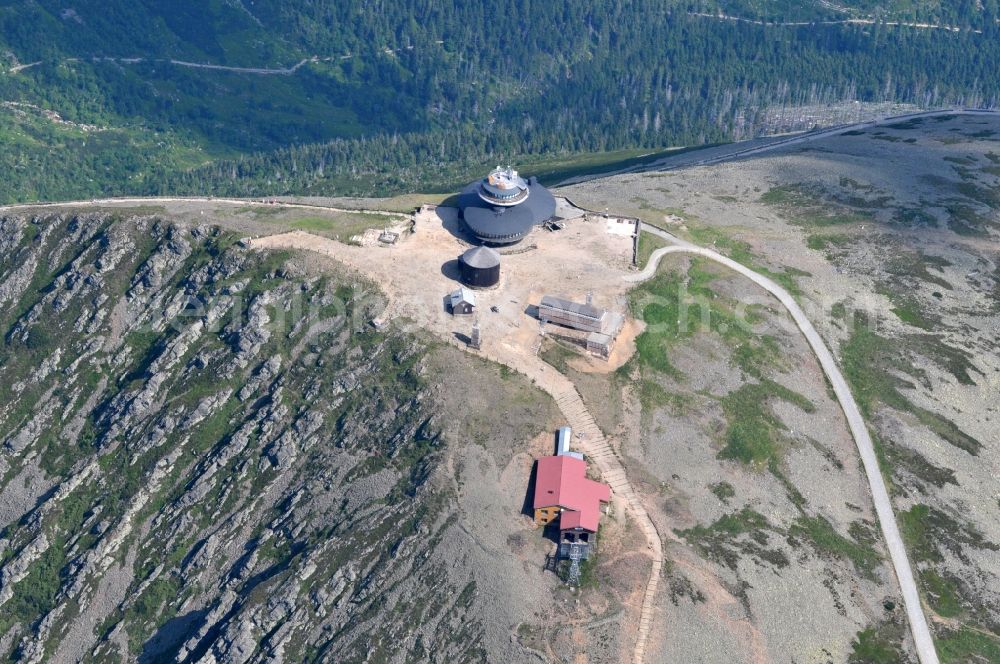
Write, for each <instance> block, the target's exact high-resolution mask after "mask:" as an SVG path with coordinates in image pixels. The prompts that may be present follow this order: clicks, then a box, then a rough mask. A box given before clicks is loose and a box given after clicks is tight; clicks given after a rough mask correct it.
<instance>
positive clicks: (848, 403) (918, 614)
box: [625, 223, 938, 664]
mask: <svg viewBox="0 0 1000 664" xmlns="http://www.w3.org/2000/svg"><path fill="white" fill-rule="evenodd" d="M642 227H643V230H645V231H647V232H649V233H652V234H654V235H657V236H659V237H661V238H663V239H665V240H667V241H669V242H672V243H673V245H672V246H669V247H662V248H660V249H657V250H656V251H654V252H653V254H652V256H650V259H649V263H648V264H647V265H646V267H645V269H643V270H642V272H639V273H638V274H634V275H628V276H626V277H625V280H626V281H629V282H633V283H639V282H642V281H645V280H647V279H650V278H651V277H653V276H654V275H655V274H656V268H657V265H658V264H659V262H660V259H661V258H662V257H663V256H665V255H667V254H672V253H687V254H697V255H699V256H704V257H705V258H708V259H710V260H713V261H715V262H717V263H721V264H722V265H725V266H726V267H728V268H730V269H731V270H734V271H735V272H738V273H740V274H742V275H743V276H745V277H747V278H748V279H750V280H752V281H753V282H754V283H756V284H757V285H758V286H760V287H761V288H763V289H764V290H766V291H767V292H768V293H770V294H771V295H773V296H774V297H776V298H777V299H778V300H779V301H780V302H781V304H782V305H783V306H784V307H785V309H787V310H788V313H789V314H791V316H792V319H793V320H794V321H795V324H796V325H797V326H798V328H799V330H801V331H802V334H803V335H805V337H806V340H807V341H808V342H809V345H810V346H812V349H813V351H814V352H815V353H816V357H817V358H818V359H819V363H820V365H821V366H822V367H823V372H824V373H825V374H826V376H827V378H828V379H829V380H830V384H831V385H832V386H833V391H834V393H835V394H836V396H837V400H838V401H839V402H840V407H841V408H842V409H843V410H844V415H845V416H846V417H847V423H848V425H849V426H850V428H851V434H852V435H853V436H854V441H855V443H856V444H857V446H858V453H859V454H860V456H861V462H862V464H863V465H864V468H865V475H866V476H867V478H868V485H869V487H871V491H872V499H873V502H874V504H875V512H876V514H878V520H879V525H880V526H881V528H882V535H883V537H885V542H886V546H887V548H888V550H889V557H890V559H891V562H892V566H893V568H894V569H895V571H896V578H897V579H898V580H899V586H900V589H901V590H902V593H903V604H904V605H905V606H906V615H907V618H908V619H909V622H910V631H911V632H912V633H913V641H914V643H915V644H916V649H917V656H918V658H919V659H920V663H921V664H938V656H937V651H936V650H935V648H934V640H933V639H932V638H931V632H930V629H929V627H928V626H927V619H926V617H925V616H924V613H923V608H922V607H921V604H920V594H919V593H918V592H917V584H916V582H915V581H914V579H913V572H912V569H911V568H910V561H909V559H908V558H907V555H906V547H905V546H904V545H903V538H902V536H901V535H900V532H899V526H898V524H897V523H896V516H895V514H893V511H892V502H891V501H890V499H889V492H888V491H887V490H886V486H885V480H884V479H883V478H882V473H881V471H880V470H879V466H878V459H877V458H876V456H875V448H874V446H873V444H872V439H871V436H870V435H869V434H868V427H867V426H866V425H865V421H864V418H862V417H861V411H860V410H859V409H858V405H857V403H855V401H854V397H853V395H852V394H851V390H850V388H849V387H848V386H847V381H846V380H845V379H844V376H843V374H842V373H841V372H840V369H839V368H838V367H837V363H836V361H835V360H834V357H833V354H832V353H831V352H830V350H829V349H828V348H827V347H826V344H825V343H824V342H823V339H822V337H820V335H819V333H818V332H817V331H816V328H814V327H813V325H812V323H810V322H809V319H808V318H806V315H805V313H804V312H803V311H802V309H801V307H799V305H798V303H797V302H796V301H795V299H794V298H793V297H792V296H791V295H790V294H789V293H788V291H786V290H785V289H784V288H782V287H781V286H780V285H778V284H777V283H775V282H774V281H772V280H771V279H768V278H767V277H765V276H763V275H761V274H758V273H757V272H754V271H753V270H751V269H750V268H748V267H746V266H745V265H742V264H741V263H737V262H736V261H734V260H732V259H731V258H727V257H726V256H723V255H722V254H719V253H717V252H715V251H712V250H711V249H706V248H704V247H699V246H697V245H694V244H691V243H689V242H686V241H684V240H681V239H680V238H678V237H676V236H675V235H672V234H671V233H668V232H666V231H664V230H662V229H660V228H657V227H655V226H651V225H649V224H645V223H644V224H643V225H642Z"/></svg>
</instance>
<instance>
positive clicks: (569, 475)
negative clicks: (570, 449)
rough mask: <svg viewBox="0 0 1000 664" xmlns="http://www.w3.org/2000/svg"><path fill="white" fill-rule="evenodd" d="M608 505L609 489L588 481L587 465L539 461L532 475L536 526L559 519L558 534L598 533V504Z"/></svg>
mask: <svg viewBox="0 0 1000 664" xmlns="http://www.w3.org/2000/svg"><path fill="white" fill-rule="evenodd" d="M610 501H611V487H609V486H608V485H607V484H601V483H600V482H595V481H593V480H590V479H587V463H586V462H585V461H583V460H582V459H577V458H575V457H572V456H567V455H562V456H550V457H542V458H541V459H539V460H538V467H537V470H536V473H535V523H536V524H538V525H540V526H544V525H547V524H549V523H551V522H552V521H554V520H555V519H557V518H558V519H559V530H560V531H567V530H572V531H578V532H584V531H585V532H590V533H596V532H597V525H598V522H599V521H600V518H601V503H607V502H610Z"/></svg>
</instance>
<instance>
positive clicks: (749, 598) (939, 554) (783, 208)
mask: <svg viewBox="0 0 1000 664" xmlns="http://www.w3.org/2000/svg"><path fill="white" fill-rule="evenodd" d="M998 191H1000V124H998V123H997V121H996V120H993V119H986V118H950V119H949V118H946V119H929V120H918V121H909V122H905V123H898V124H896V125H888V126H880V127H876V128H873V129H870V130H866V131H864V132H852V133H851V134H849V135H845V136H841V137H837V138H831V139H824V140H822V141H817V142H814V143H809V144H807V145H805V146H798V147H795V148H789V149H787V150H785V151H782V152H775V153H772V154H770V155H768V156H766V157H764V156H762V157H757V158H753V159H747V160H742V161H737V162H733V163H727V164H722V165H716V166H711V167H703V168H694V169H691V170H684V171H675V172H669V173H656V172H649V173H643V174H628V175H621V176H615V177H612V178H606V179H600V180H595V181H592V182H588V183H585V184H580V185H575V186H571V187H568V188H566V189H565V190H563V191H562V193H565V194H566V195H567V196H569V197H570V198H572V199H573V200H574V202H576V203H577V204H579V205H581V206H584V207H589V208H591V209H603V208H604V207H607V206H610V207H612V208H613V209H616V210H619V211H622V212H626V213H630V214H635V215H637V216H640V217H642V218H644V219H646V220H647V221H650V222H651V223H654V224H657V225H661V226H663V227H666V228H669V229H670V230H671V231H673V232H677V233H680V234H682V235H687V236H688V237H690V238H692V239H693V240H696V241H699V242H701V243H702V244H708V245H712V244H714V245H715V246H716V247H717V248H718V249H720V250H721V251H723V252H727V253H729V254H730V255H732V256H734V257H737V258H738V259H739V260H743V261H746V262H749V263H752V264H753V265H755V266H756V267H757V268H759V269H765V270H770V271H772V272H775V273H779V275H781V278H782V279H783V280H784V281H786V283H789V284H793V285H795V286H796V287H797V288H798V290H799V295H798V297H799V300H800V302H801V303H802V305H803V307H804V308H805V309H806V311H807V313H808V314H809V315H810V317H811V319H812V320H813V322H814V323H815V325H816V327H817V328H818V329H820V331H821V332H822V333H823V334H824V336H825V337H826V339H827V341H828V342H829V343H830V344H831V346H832V347H833V348H834V349H835V352H836V354H837V355H838V356H839V359H840V361H841V365H842V367H843V368H844V370H845V374H846V375H847V377H848V379H849V380H850V381H851V383H852V389H853V390H854V392H855V395H856V397H857V399H858V401H859V403H860V404H861V406H862V409H863V410H864V411H865V414H866V416H867V417H868V418H869V421H870V423H871V426H872V429H873V432H874V433H875V435H876V438H877V440H878V444H879V448H880V454H881V455H882V458H883V469H884V472H885V473H886V474H887V476H888V477H890V478H891V481H892V484H893V487H892V491H893V498H894V502H895V506H896V510H897V514H898V515H899V520H900V525H901V527H902V529H903V532H904V535H905V537H906V539H907V544H908V548H909V551H910V555H911V560H912V561H913V562H914V565H915V568H916V572H917V575H918V577H919V581H920V583H921V587H922V591H923V595H924V602H925V608H926V610H927V611H928V613H929V614H930V616H931V618H932V621H933V623H934V629H935V632H936V634H935V637H936V639H937V644H938V649H939V652H940V654H941V658H942V661H946V662H994V661H1000V549H998V545H1000V529H998V524H1000V494H998V490H997V486H998V485H997V478H998V477H1000V446H998V440H1000V439H998V437H997V436H996V433H995V426H994V425H995V418H996V417H997V415H996V404H997V403H998V402H1000V355H998V353H997V350H998V346H997V338H998V337H997V334H998V332H1000V267H998V266H1000V243H998V241H997V240H998V236H1000V197H998V195H997V192H998ZM686 270H687V266H686V265H684V264H681V263H680V260H679V259H677V258H670V259H667V262H665V263H664V264H663V265H662V266H661V273H663V274H671V273H674V274H680V275H684V274H685V273H686ZM742 288H744V287H742V286H739V285H738V284H736V283H735V282H733V279H732V278H731V277H723V278H722V279H721V280H715V281H713V282H712V283H711V290H712V291H715V292H716V293H717V294H718V297H719V298H725V297H731V298H733V300H734V301H741V300H743V299H745V298H747V297H748V296H750V297H752V296H754V294H753V293H750V292H740V291H741V289H742ZM757 297H759V295H758V296H757ZM723 302H724V300H723ZM653 313H655V311H654V312H653ZM768 316H770V314H768ZM778 327H780V329H782V330H783V331H782V333H780V334H775V335H774V336H775V339H776V340H778V341H779V343H780V347H781V355H782V356H783V357H785V358H786V359H787V362H785V363H784V366H775V367H771V368H769V369H768V370H767V371H766V372H765V373H764V374H763V375H764V376H765V377H769V378H772V379H773V380H775V381H776V382H778V383H781V384H782V385H785V386H787V387H789V388H790V389H792V390H794V391H796V392H798V393H799V394H801V395H802V396H804V397H805V398H806V399H808V400H809V401H810V402H812V403H813V404H814V406H815V412H812V413H805V412H804V411H803V410H802V409H800V408H797V407H795V405H794V404H792V403H789V402H788V400H784V399H780V398H777V399H775V398H773V397H772V398H771V399H769V400H768V402H767V403H768V405H767V407H768V408H770V409H772V412H773V414H774V415H775V416H776V417H777V420H778V422H779V423H780V425H781V426H780V427H779V430H778V432H777V436H778V438H779V439H781V438H784V439H789V440H788V441H787V443H786V444H785V451H784V452H783V454H782V456H781V463H780V464H779V465H778V470H779V472H780V474H781V475H782V476H784V478H785V479H786V480H787V483H785V482H781V481H778V480H777V476H776V474H775V472H773V470H772V471H768V470H764V471H759V470H753V469H752V468H751V467H749V466H747V465H746V464H744V463H741V462H740V461H735V460H730V459H726V458H719V456H720V454H722V456H723V457H724V456H725V454H724V452H725V449H726V447H725V445H726V442H727V433H726V432H727V427H728V428H729V429H728V430H729V432H730V433H731V429H732V425H733V422H734V421H736V420H738V416H736V420H734V412H733V411H732V409H731V410H730V412H728V413H727V412H726V411H725V408H723V409H722V412H720V408H719V406H718V405H717V404H718V400H719V396H720V395H726V394H733V393H735V391H737V390H739V388H740V387H741V386H743V385H745V384H746V383H747V380H748V377H747V376H746V375H741V370H740V367H739V363H738V362H737V361H734V359H733V358H734V355H733V344H732V343H727V342H726V340H725V339H724V338H722V335H719V334H718V333H717V332H715V331H712V332H709V333H707V334H696V335H692V336H691V337H690V338H687V339H684V340H683V343H678V342H676V341H674V342H672V343H671V345H670V346H669V351H668V357H669V358H670V361H671V363H672V364H673V365H674V368H675V369H676V375H674V376H670V375H668V376H663V375H657V374H655V373H652V375H654V377H655V378H656V380H657V381H659V382H660V383H661V385H662V386H663V387H664V389H665V391H666V393H667V395H666V396H663V395H661V396H660V399H661V401H662V402H663V403H656V402H655V401H654V402H653V403H652V404H650V403H649V402H648V400H647V401H646V402H643V400H642V399H641V398H633V399H631V400H630V399H629V390H630V389H631V390H634V389H635V385H636V380H637V379H639V378H645V377H647V376H649V375H650V373H651V372H649V371H648V370H647V368H644V367H639V368H636V369H634V372H633V373H632V374H631V383H629V382H628V381H624V382H625V385H624V388H625V391H624V392H623V394H624V399H625V403H626V407H625V409H624V411H625V413H626V416H625V417H624V418H623V422H624V424H623V426H622V429H621V430H620V436H621V438H622V440H623V443H624V445H625V449H627V450H628V453H629V454H630V455H631V456H633V457H634V459H635V461H636V464H635V466H634V467H630V472H634V473H635V474H636V475H637V476H641V475H642V474H647V476H648V481H649V484H650V491H652V490H653V488H654V486H655V483H657V482H659V483H661V485H660V488H659V492H660V493H661V494H662V495H663V499H661V504H662V505H663V511H662V518H663V519H664V522H665V523H666V524H668V526H669V528H670V529H671V530H673V531H674V532H676V533H677V534H678V535H679V537H681V538H682V539H683V541H684V542H685V543H686V545H683V546H682V545H677V546H675V547H674V552H673V553H674V555H677V556H678V557H681V558H691V555H692V552H693V553H695V554H697V556H696V558H694V560H695V563H694V564H697V565H700V566H702V567H703V566H705V565H706V564H707V565H708V566H709V572H710V573H711V575H712V576H713V577H714V578H716V579H719V580H721V581H722V582H723V583H724V585H726V586H727V587H728V588H729V589H738V588H739V587H740V584H742V583H744V582H745V583H748V584H749V585H750V588H747V591H746V593H745V600H744V601H743V602H742V604H741V605H739V610H737V611H735V612H732V611H731V612H729V613H722V612H712V611H709V610H708V608H706V607H704V606H699V602H697V601H695V602H691V601H681V602H679V603H678V605H677V606H672V605H671V604H670V603H667V604H665V607H664V612H663V616H662V629H661V630H660V633H661V635H662V641H661V644H662V648H663V651H662V652H663V653H664V655H665V656H666V654H668V653H674V652H678V651H685V652H691V653H693V654H692V656H693V657H694V658H695V660H694V661H720V660H719V659H718V658H719V657H721V656H723V653H725V652H728V651H729V648H730V647H731V646H728V645H727V643H734V642H742V643H746V639H745V638H742V637H738V636H737V637H734V636H732V634H733V632H732V628H734V625H736V623H734V613H735V615H736V620H737V621H739V620H743V621H746V622H747V623H749V624H750V625H752V626H753V627H754V628H755V629H756V630H757V631H758V633H759V639H760V640H759V641H758V643H759V644H760V646H761V648H760V649H759V650H760V651H761V654H760V657H759V658H758V661H776V662H777V661H780V662H787V661H796V662H798V661H835V662H836V661H844V660H845V659H847V658H852V661H880V662H881V661H906V658H907V657H908V656H909V655H908V654H907V653H908V652H909V650H910V646H909V644H907V643H906V642H905V637H904V636H903V635H904V631H903V630H902V629H901V625H900V623H899V620H900V617H899V616H898V615H897V614H898V613H899V609H898V608H896V609H894V610H892V611H889V610H886V609H885V608H883V601H884V600H886V599H888V600H889V601H893V597H894V593H895V592H896V589H895V582H894V579H893V578H891V576H890V572H889V571H888V569H887V568H886V567H885V566H884V564H883V563H882V562H879V564H878V565H877V566H876V570H877V571H876V574H875V581H872V580H870V579H867V580H866V579H865V578H864V576H865V575H864V574H858V573H856V572H857V570H854V572H855V573H852V570H851V564H845V561H844V560H843V556H841V557H840V558H841V559H840V560H838V559H837V557H836V556H834V557H833V558H824V557H822V556H816V555H815V554H816V551H817V549H818V548H823V547H822V546H820V547H817V546H815V545H816V543H817V540H818V541H820V542H823V541H835V540H829V538H824V537H822V536H821V535H822V533H820V532H819V531H818V530H814V531H812V533H811V536H807V537H800V536H796V535H795V533H794V532H793V531H792V529H793V528H794V523H795V522H794V520H792V519H798V518H799V517H798V516H796V515H797V513H798V511H799V508H797V507H796V506H795V502H796V500H797V499H795V498H794V496H795V493H796V492H797V493H799V494H801V498H802V499H803V500H804V502H803V504H802V506H801V507H802V509H804V510H805V514H807V515H811V516H812V515H815V516H822V517H823V518H824V519H826V520H827V521H828V522H829V523H830V524H831V525H832V526H833V528H834V530H835V531H836V532H837V533H839V535H840V536H842V537H845V538H847V539H848V540H849V541H851V542H853V543H855V544H857V545H860V546H863V547H865V548H871V549H873V550H875V551H877V552H878V553H879V554H880V555H881V553H882V552H881V549H880V544H879V543H878V542H877V541H875V542H867V541H866V537H867V535H866V533H868V532H874V531H873V529H872V528H871V525H872V524H871V523H870V520H871V514H870V512H869V507H868V499H867V494H866V491H865V487H864V484H863V483H862V481H861V476H860V473H859V472H858V471H857V461H856V455H855V453H854V452H853V449H852V448H853V445H852V442H851V440H850V438H849V437H848V435H847V433H846V431H845V430H844V426H843V422H842V418H841V416H840V413H839V412H837V409H836V407H835V406H834V405H833V404H832V403H831V402H830V401H829V398H828V397H827V396H826V394H825V386H824V384H823V381H822V379H821V378H818V377H817V376H818V374H817V373H816V370H815V366H814V364H813V362H812V359H811V358H810V357H809V355H808V353H806V352H805V350H804V346H803V343H802V341H801V340H799V339H797V338H795V335H790V334H787V333H785V332H784V330H787V329H789V328H788V327H787V326H778ZM639 343H640V349H641V347H642V338H641V337H640V339H639ZM640 355H641V353H640ZM737 359H739V358H738V357H737ZM640 364H641V363H640ZM742 373H744V374H745V372H742ZM749 380H750V382H753V381H754V380H756V379H755V378H753V377H749ZM595 382H598V379H596V378H595V377H594V376H592V375H588V376H586V377H582V376H581V377H578V384H579V385H580V386H581V390H583V391H584V393H585V396H586V395H587V392H588V391H590V393H591V395H592V396H591V397H590V398H588V403H592V404H594V407H595V408H600V406H601V404H603V403H607V401H608V399H607V397H606V394H607V393H608V391H609V390H612V389H621V387H622V386H618V388H615V387H614V386H612V387H608V386H607V385H601V384H597V385H596V386H595V385H594V384H595ZM636 402H641V403H642V405H640V406H637V407H634V408H630V407H629V406H628V404H629V403H636ZM664 404H666V405H664ZM606 410H608V409H606ZM629 415H630V416H631V420H630V418H629ZM617 417H618V415H617V413H612V412H609V413H608V415H607V417H606V419H607V420H608V421H611V420H613V419H616V418H617ZM720 481H725V482H726V483H728V484H729V485H730V486H731V488H732V491H730V490H729V489H727V488H723V489H721V490H720V489H719V484H718V483H719V482H720ZM713 488H714V489H715V493H713V492H712V490H713ZM721 496H728V497H726V498H722V497H721ZM745 506H749V507H751V508H753V509H754V510H755V511H756V512H758V513H759V514H760V515H762V516H763V517H765V518H766V521H767V524H768V525H767V526H766V527H763V526H762V527H761V529H763V530H765V531H768V533H773V532H774V531H775V530H777V531H779V532H780V533H781V535H779V536H777V537H776V536H775V535H773V534H768V536H767V539H766V541H765V540H764V538H760V541H758V542H756V543H754V539H753V536H752V535H750V536H748V535H747V532H746V529H745V528H743V527H739V528H737V527H735V526H734V524H733V523H729V522H722V523H721V524H720V521H719V519H720V518H721V517H722V516H723V515H725V514H732V513H733V512H735V511H736V510H741V509H743V508H744V507H745ZM743 521H746V519H743ZM692 524H698V525H697V526H695V528H702V529H708V530H709V531H710V532H709V534H708V535H707V537H708V538H709V541H710V542H711V543H712V546H711V547H706V546H705V544H704V540H705V538H706V533H704V532H701V531H699V530H693V529H692ZM855 524H862V526H863V527H862V526H857V525H855ZM813 525H815V523H813ZM720 526H721V528H720ZM720 530H721V531H723V532H720ZM734 530H735V532H736V533H737V534H736V535H735V536H733V531H734ZM752 530H753V529H751V531H752ZM798 532H799V534H800V535H801V529H800V530H799V531H798ZM779 538H781V539H783V540H784V541H782V542H780V543H778V542H777V540H778V539H779ZM792 539H794V540H796V541H797V542H799V544H800V546H794V545H791V544H790V541H791V540H792ZM810 539H811V540H813V545H814V546H812V547H810V544H809V541H810ZM802 544H804V546H802ZM726 547H729V548H732V549H736V550H737V551H738V552H740V555H737V556H736V557H735V558H734V559H733V564H730V562H729V561H727V559H726V558H725V556H724V549H725V548H726ZM766 548H774V549H779V550H782V551H783V552H784V554H785V556H786V557H787V559H788V565H785V566H782V565H776V564H773V563H771V562H767V560H766V558H765V560H764V562H763V563H762V562H761V561H760V559H761V558H762V555H761V550H763V549H766ZM810 548H812V549H813V550H812V551H810ZM837 548H838V550H841V551H848V550H849V548H848V547H846V545H844V543H843V542H840V545H838V546H837ZM755 559H756V562H755ZM706 560H707V561H708V563H706V562H705V561H706ZM773 560H780V558H778V557H777V556H774V557H773ZM682 569H683V568H682ZM692 584H693V586H694V587H695V588H696V589H698V588H699V586H698V584H697V583H696V582H694V581H693V582H692ZM817 584H820V585H821V587H818V588H817V587H816V586H817ZM702 593H703V594H705V595H706V596H708V594H707V593H705V591H704V590H703V589H702ZM733 594H734V595H738V594H739V593H737V592H734V593H733ZM706 604H707V603H706ZM679 625H684V626H686V628H687V629H678V628H677V627H678V626H679ZM738 626H739V627H741V628H742V627H745V624H744V623H739V624H738ZM856 632H861V633H860V634H859V635H858V636H857V638H855V637H854V633H856ZM737 633H738V632H737ZM722 634H730V636H729V637H725V636H720V635H722ZM852 639H853V640H854V643H853V645H852V643H851V641H852ZM901 639H903V641H902V642H901ZM706 643H708V644H709V645H707V646H706V645H705V644H706ZM705 649H708V650H709V652H705ZM741 652H742V654H741V655H740V657H744V658H748V659H752V655H753V654H754V653H753V652H751V655H748V654H747V653H746V651H745V650H744V651H741ZM852 653H853V654H852ZM726 656H728V655H726ZM699 658H700V659H699Z"/></svg>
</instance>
